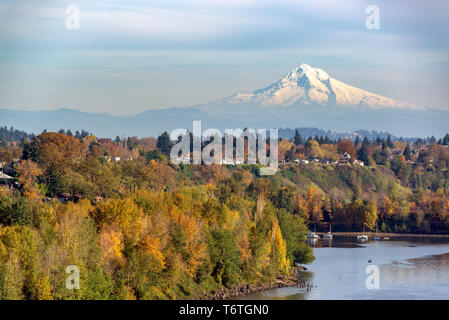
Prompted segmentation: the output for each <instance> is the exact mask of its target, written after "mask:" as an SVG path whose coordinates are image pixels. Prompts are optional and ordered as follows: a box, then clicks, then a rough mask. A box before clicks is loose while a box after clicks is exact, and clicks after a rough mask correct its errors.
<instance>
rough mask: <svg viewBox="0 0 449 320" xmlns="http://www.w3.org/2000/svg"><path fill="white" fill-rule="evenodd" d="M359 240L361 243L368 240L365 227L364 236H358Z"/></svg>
mask: <svg viewBox="0 0 449 320" xmlns="http://www.w3.org/2000/svg"><path fill="white" fill-rule="evenodd" d="M357 240H360V241H367V240H368V235H366V234H365V226H363V234H361V235H359V236H357Z"/></svg>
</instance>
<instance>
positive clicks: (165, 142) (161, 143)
mask: <svg viewBox="0 0 449 320" xmlns="http://www.w3.org/2000/svg"><path fill="white" fill-rule="evenodd" d="M157 147H158V148H159V149H160V150H161V153H162V154H165V155H167V156H168V155H170V148H171V142H170V136H169V134H168V133H167V132H166V131H165V132H164V133H163V134H161V135H160V136H159V137H157Z"/></svg>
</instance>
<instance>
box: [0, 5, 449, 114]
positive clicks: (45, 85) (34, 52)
mask: <svg viewBox="0 0 449 320" xmlns="http://www.w3.org/2000/svg"><path fill="white" fill-rule="evenodd" d="M69 5H75V6H76V7H77V8H79V10H80V20H79V22H80V28H79V29H68V28H67V27H66V19H67V17H68V14H67V13H66V8H67V7H68V6H69ZM369 5H376V6H377V7H378V8H379V21H380V24H379V26H380V29H377V30H369V29H368V28H366V25H365V21H366V19H367V17H368V16H369V14H368V13H366V8H367V7H368V6H369ZM448 12H449V2H448V1H447V0H441V1H438V0H434V1H426V2H424V1H409V0H394V1H392V0H387V1H381V0H369V1H364V0H338V1H330V0H313V1H312V0H307V1H306V0H276V1H273V0H257V1H256V0H176V1H175V0H140V1H139V0H96V1H92V0H78V1H77V0H75V1H64V0H39V1H36V0H10V1H8V0H0V108H7V109H23V110H42V109H45V110H53V109H58V108H72V109H77V110H81V111H85V112H93V113H110V114H115V115H126V114H136V113H139V112H143V111H145V110H148V109H160V108H169V107H188V106H194V105H198V104H203V103H208V102H212V101H214V100H218V99H221V98H225V97H227V96H230V95H231V94H233V93H235V92H239V91H253V90H256V89H259V88H263V87H266V86H268V85H270V84H271V83H273V82H275V81H277V80H279V79H280V78H282V77H283V76H284V75H285V74H287V73H288V72H289V71H290V70H291V69H293V68H294V67H296V66H299V65H300V64H301V63H307V64H309V65H311V66H313V67H318V68H321V69H323V70H325V71H326V72H327V73H328V74H329V75H330V76H332V77H334V78H336V79H338V80H340V81H343V82H346V83H348V84H351V85H353V86H356V87H359V88H361V89H365V90H368V91H371V92H374V93H377V94H380V95H383V96H387V97H391V98H395V99H399V100H402V101H405V102H408V103H411V104H416V105H421V106H425V107H427V108H438V109H446V110H449V90H448V83H449V36H448V35H449V19H448V17H447V13H448Z"/></svg>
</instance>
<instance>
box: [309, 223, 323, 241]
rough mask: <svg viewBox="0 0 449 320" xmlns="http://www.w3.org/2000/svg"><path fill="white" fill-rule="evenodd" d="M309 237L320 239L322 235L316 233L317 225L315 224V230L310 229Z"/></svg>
mask: <svg viewBox="0 0 449 320" xmlns="http://www.w3.org/2000/svg"><path fill="white" fill-rule="evenodd" d="M307 238H309V239H319V238H320V236H319V235H317V234H316V225H315V228H314V231H309V234H308V235H307Z"/></svg>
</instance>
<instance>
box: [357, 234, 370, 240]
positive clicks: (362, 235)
mask: <svg viewBox="0 0 449 320" xmlns="http://www.w3.org/2000/svg"><path fill="white" fill-rule="evenodd" d="M357 240H360V241H366V240H368V236H367V235H366V234H361V235H360V236H357Z"/></svg>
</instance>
